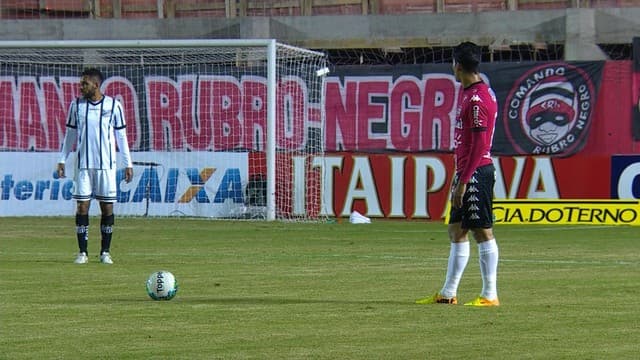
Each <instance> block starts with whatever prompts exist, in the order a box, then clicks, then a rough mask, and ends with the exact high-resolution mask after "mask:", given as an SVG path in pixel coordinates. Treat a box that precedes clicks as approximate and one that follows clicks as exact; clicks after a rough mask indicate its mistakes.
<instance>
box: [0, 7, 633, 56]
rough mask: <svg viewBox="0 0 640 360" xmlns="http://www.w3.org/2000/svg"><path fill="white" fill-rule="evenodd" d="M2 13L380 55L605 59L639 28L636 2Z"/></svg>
mask: <svg viewBox="0 0 640 360" xmlns="http://www.w3.org/2000/svg"><path fill="white" fill-rule="evenodd" d="M0 17H1V18H2V21H0V40H93V39H101V40H109V39H111V40H123V39H216V38H217V39H221V38H227V39H237V38H245V39H246V38H262V39H264V38H275V39H278V40H279V41H282V42H285V43H288V44H291V45H297V46H302V47H307V48H311V49H321V50H322V49H333V50H340V49H356V50H357V49H374V50H377V51H379V52H381V53H382V54H383V55H384V56H385V57H386V56H388V54H390V53H391V54H394V53H402V52H406V54H405V55H407V56H412V55H411V54H412V53H413V50H411V49H426V50H425V51H432V50H430V49H438V48H446V47H450V46H452V45H455V44H457V43H459V42H460V41H463V40H470V41H474V42H476V43H478V44H480V45H482V46H485V47H487V48H488V49H489V50H490V52H491V54H492V56H493V55H494V54H500V53H501V52H505V53H506V54H510V53H512V52H513V51H514V49H515V51H518V52H519V51H520V49H522V48H524V49H525V50H524V51H529V52H532V53H534V54H535V58H541V59H544V58H545V56H547V55H545V54H549V56H548V58H552V57H553V58H554V59H555V58H558V57H562V58H564V59H565V60H606V59H611V58H620V57H619V56H615V57H612V56H611V55H610V54H611V53H612V51H610V50H613V53H625V51H626V49H629V48H630V44H631V39H632V38H633V37H634V36H638V34H640V0H1V1H0ZM34 19H38V21H32V20H34ZM405 49H408V50H407V51H405ZM538 54H540V55H541V57H538ZM554 54H560V55H554ZM552 55H553V56H552ZM425 56H429V55H428V54H426V55H425ZM623 58H628V56H626V57H623ZM492 59H495V58H494V57H492ZM518 59H523V58H520V57H519V58H516V60H518ZM523 60H526V59H523ZM492 61H493V60H492Z"/></svg>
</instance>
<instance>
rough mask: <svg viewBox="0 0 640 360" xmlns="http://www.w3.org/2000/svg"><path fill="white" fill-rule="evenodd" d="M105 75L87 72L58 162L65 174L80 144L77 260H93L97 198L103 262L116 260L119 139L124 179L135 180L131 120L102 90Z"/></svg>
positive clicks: (72, 108)
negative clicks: (91, 225)
mask: <svg viewBox="0 0 640 360" xmlns="http://www.w3.org/2000/svg"><path fill="white" fill-rule="evenodd" d="M103 80H104V76H103V75H102V72H100V70H98V69H95V68H89V69H86V70H84V71H83V72H82V78H81V79H80V92H81V94H82V97H79V98H77V99H75V100H74V101H73V102H72V103H71V105H70V106H69V115H68V117H67V124H66V128H67V131H66V134H65V137H64V142H63V144H62V151H61V154H60V159H59V161H58V176H60V177H61V178H63V177H65V171H66V168H65V162H66V160H67V157H68V156H69V153H70V152H71V150H72V149H73V147H74V146H75V148H76V152H77V155H78V156H77V162H76V164H75V176H74V192H73V198H74V199H76V201H77V207H76V236H77V240H78V247H79V252H78V255H77V257H76V260H75V263H76V264H85V263H87V262H88V261H89V259H88V256H87V254H88V250H87V247H88V238H89V207H90V204H91V199H92V198H95V199H96V200H98V202H99V203H100V211H101V215H102V218H101V220H100V233H101V248H100V262H102V263H104V264H112V263H113V260H112V258H111V255H110V252H109V249H110V246H111V237H112V231H113V224H114V214H113V203H114V202H116V200H117V196H116V195H117V183H116V143H117V145H118V149H119V150H120V153H121V155H122V158H123V159H124V166H125V172H124V180H125V181H126V182H130V181H131V179H132V178H133V166H132V165H133V163H132V161H131V155H130V153H129V144H128V142H127V132H126V122H125V118H124V112H123V110H122V105H121V104H120V102H119V101H118V100H116V99H114V98H113V97H110V96H106V95H104V94H103V93H102V91H101V90H100V86H101V85H102V82H103Z"/></svg>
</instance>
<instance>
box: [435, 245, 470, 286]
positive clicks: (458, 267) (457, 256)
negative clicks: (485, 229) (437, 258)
mask: <svg viewBox="0 0 640 360" xmlns="http://www.w3.org/2000/svg"><path fill="white" fill-rule="evenodd" d="M467 262H469V242H468V241H465V242H461V243H455V242H452V243H451V251H450V252H449V263H448V265H447V277H446V280H445V283H444V286H443V287H442V290H441V291H440V295H442V296H444V297H446V298H452V297H455V296H456V294H457V293H458V285H459V284H460V279H461V278H462V274H463V273H464V269H465V268H466V267H467Z"/></svg>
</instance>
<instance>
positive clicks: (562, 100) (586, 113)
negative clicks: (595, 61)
mask: <svg viewBox="0 0 640 360" xmlns="http://www.w3.org/2000/svg"><path fill="white" fill-rule="evenodd" d="M505 105H506V106H505V110H504V114H503V121H504V123H505V129H506V135H507V137H508V138H509V140H510V141H511V143H512V145H513V147H514V149H516V151H517V152H518V154H532V155H535V154H547V155H569V154H572V153H573V152H575V151H577V149H578V148H579V147H580V146H581V144H583V142H584V141H583V139H584V137H585V136H586V134H587V131H586V130H587V129H588V127H589V124H590V122H591V115H592V108H593V106H594V105H595V96H594V92H593V85H592V83H591V79H590V78H589V77H588V76H587V74H586V73H584V71H582V70H581V69H580V68H577V67H574V66H572V65H569V64H564V63H561V64H551V65H544V66H540V67H537V68H534V69H532V70H530V71H529V72H528V73H526V74H525V75H524V76H523V77H521V78H520V79H519V80H518V82H517V83H516V84H514V88H513V89H512V90H511V93H510V94H509V96H508V98H507V99H506V104H505Z"/></svg>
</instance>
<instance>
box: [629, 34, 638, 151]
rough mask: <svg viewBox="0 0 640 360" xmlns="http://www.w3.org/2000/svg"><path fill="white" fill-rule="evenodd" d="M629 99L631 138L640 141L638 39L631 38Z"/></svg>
mask: <svg viewBox="0 0 640 360" xmlns="http://www.w3.org/2000/svg"><path fill="white" fill-rule="evenodd" d="M632 77H633V78H632V89H631V98H632V101H633V107H632V109H631V113H632V116H633V138H634V139H635V140H637V141H640V37H634V38H633V74H632Z"/></svg>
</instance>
